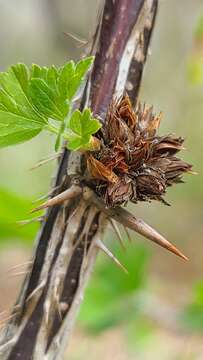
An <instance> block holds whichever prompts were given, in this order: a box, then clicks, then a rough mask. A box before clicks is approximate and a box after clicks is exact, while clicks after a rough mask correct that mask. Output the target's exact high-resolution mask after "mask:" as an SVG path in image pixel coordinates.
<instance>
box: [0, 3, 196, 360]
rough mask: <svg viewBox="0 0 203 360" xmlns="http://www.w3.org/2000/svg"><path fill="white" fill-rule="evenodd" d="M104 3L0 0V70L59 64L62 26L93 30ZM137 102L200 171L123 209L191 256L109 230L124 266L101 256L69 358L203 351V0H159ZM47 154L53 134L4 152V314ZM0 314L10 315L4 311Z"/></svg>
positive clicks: (122, 358) (83, 32) (177, 355)
mask: <svg viewBox="0 0 203 360" xmlns="http://www.w3.org/2000/svg"><path fill="white" fill-rule="evenodd" d="M99 4H100V1H99V0H97V1H95V0H74V1H71V0H43V1H40V0H20V1H15V0H8V1H3V0H0V49H1V57H0V70H4V69H5V68H7V67H8V66H9V65H10V64H12V63H16V62H19V61H21V62H25V63H26V64H28V65H29V64H31V63H32V62H35V63H39V64H40V65H50V64H52V63H54V64H56V65H61V64H63V63H64V62H65V61H67V59H71V58H73V59H78V58H79V57H80V56H81V54H82V53H83V51H84V48H79V47H78V44H77V43H76V42H75V41H74V40H73V39H71V38H70V37H69V36H67V35H65V34H64V33H68V32H70V33H72V34H75V35H77V36H79V37H81V38H83V39H86V40H88V39H91V36H92V33H93V29H94V25H95V22H96V18H97V11H98V6H99ZM140 99H141V100H143V101H145V102H147V103H148V104H153V105H154V108H155V110H156V111H157V112H159V111H163V113H164V117H163V121H162V125H161V129H160V132H163V133H176V134H177V135H181V136H183V137H185V139H186V142H185V147H186V150H185V151H184V153H183V154H182V156H183V157H184V158H185V159H186V160H187V161H188V162H190V163H192V164H194V170H195V171H197V172H198V176H192V175H187V176H185V184H183V185H178V186H176V187H173V188H171V189H169V191H168V194H167V201H168V202H170V203H171V205H172V206H171V207H166V206H164V205H162V204H159V203H155V202H154V203H152V204H146V203H145V204H138V205H136V206H131V210H132V211H133V212H134V214H136V215H137V216H139V217H143V218H144V219H145V221H147V222H148V223H150V224H151V225H153V226H154V227H155V228H156V229H158V230H159V231H160V232H161V233H163V234H164V235H165V236H166V237H167V238H168V239H169V240H170V241H171V242H173V243H174V244H176V245H177V246H178V247H179V248H180V249H182V251H183V252H184V253H185V254H186V255H187V256H189V258H190V261H189V262H188V263H184V262H183V261H182V260H181V259H179V258H177V257H175V256H173V255H172V254H170V253H168V252H167V251H164V250H163V249H161V248H158V247H157V246H156V245H154V244H150V243H149V242H147V241H146V240H144V239H143V238H141V237H139V236H137V235H135V234H131V237H132V238H133V242H131V243H130V242H129V241H128V240H127V238H126V234H125V233H123V237H124V240H125V243H126V251H123V250H122V249H120V248H119V244H118V242H117V241H116V238H115V236H114V235H113V233H112V232H111V231H110V229H109V231H108V232H107V233H106V241H107V242H108V244H109V246H110V247H111V249H112V250H113V251H114V253H115V254H116V255H117V256H118V258H119V259H120V260H121V261H122V262H123V264H124V265H125V266H126V267H127V269H128V270H129V275H128V276H127V275H125V274H124V273H122V272H121V271H120V270H119V269H117V268H116V267H115V266H114V264H112V263H111V262H110V261H109V260H108V259H106V258H105V256H103V255H99V257H98V261H97V266H96V269H95V272H94V274H93V277H92V280H91V282H90V285H89V287H88V289H87V293H86V297H85V300H84V304H83V306H82V309H81V313H80V315H79V319H78V322H77V326H76V330H75V332H74V335H73V338H72V340H71V343H70V346H69V349H68V352H67V358H68V359H71V360H80V359H89V360H95V359H97V360H100V359H107V360H109V359H112V358H114V359H116V360H131V359H138V360H148V359H150V360H151V359H152V360H153V359H156V360H159V359H160V360H162V359H164V360H165V359H166V360H182V359H184V360H185V359H186V360H187V359H188V360H193V359H195V360H196V359H198V360H199V359H203V342H202V340H203V266H202V263H203V251H202V248H203V247H202V237H203V219H202V214H203V186H202V181H203V177H202V171H203V3H202V0H193V1H191V0H180V1H175V0H162V1H161V0H160V6H159V12H158V16H157V22H156V26H155V31H154V35H153V39H152V43H151V48H150V54H149V56H148V61H147V66H146V68H145V72H144V79H143V85H142V89H141V94H140ZM51 154H53V139H52V138H51V137H50V136H49V135H44V134H42V135H40V136H38V137H37V138H36V139H33V140H32V141H30V142H28V143H25V144H23V145H18V146H16V147H13V148H12V147H11V148H6V149H3V150H1V151H0V169H1V170H0V172H1V176H0V273H1V277H0V293H1V297H0V311H4V310H8V309H9V307H10V306H11V305H12V303H13V301H14V299H15V297H16V294H17V291H18V289H19V286H20V283H21V281H22V277H23V273H24V272H25V269H26V267H25V266H23V265H22V266H21V267H17V268H13V267H14V266H15V265H19V264H23V263H24V262H26V261H28V260H29V258H30V254H31V250H32V244H33V241H34V238H35V234H36V231H37V228H38V225H37V224H32V225H27V226H24V227H23V226H19V225H16V221H18V220H24V219H28V218H29V216H28V212H29V210H30V209H31V208H32V207H33V204H32V201H33V200H35V199H36V198H38V197H40V196H41V195H43V194H46V193H47V192H48V191H49V188H50V183H51V177H52V176H53V174H54V169H55V167H56V162H54V161H53V162H51V163H49V164H47V165H44V166H43V167H40V168H38V169H36V170H33V171H31V170H30V168H31V167H32V166H33V165H35V164H36V163H37V162H38V161H39V160H40V159H42V158H46V157H47V156H49V155H51ZM0 316H1V319H2V323H3V321H4V320H5V319H6V316H7V315H6V313H4V314H1V315H0Z"/></svg>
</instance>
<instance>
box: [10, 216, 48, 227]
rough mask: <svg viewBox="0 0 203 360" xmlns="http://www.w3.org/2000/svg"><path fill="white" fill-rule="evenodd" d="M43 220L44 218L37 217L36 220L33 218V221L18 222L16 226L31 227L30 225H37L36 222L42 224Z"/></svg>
mask: <svg viewBox="0 0 203 360" xmlns="http://www.w3.org/2000/svg"><path fill="white" fill-rule="evenodd" d="M43 220H44V216H39V217H36V218H33V219H27V220H20V221H16V224H17V225H20V226H24V225H29V224H32V223H35V222H40V223H41V222H42V221H43Z"/></svg>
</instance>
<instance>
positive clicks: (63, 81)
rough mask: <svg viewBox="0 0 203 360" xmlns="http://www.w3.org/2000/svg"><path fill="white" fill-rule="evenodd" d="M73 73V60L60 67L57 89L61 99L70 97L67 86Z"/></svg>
mask: <svg viewBox="0 0 203 360" xmlns="http://www.w3.org/2000/svg"><path fill="white" fill-rule="evenodd" d="M74 75H75V64H74V62H73V61H70V62H68V63H67V64H65V65H64V66H63V67H62V68H61V69H60V74H59V78H58V90H59V93H60V96H61V98H62V99H67V98H69V99H70V96H69V87H70V84H71V82H72V79H73V77H74Z"/></svg>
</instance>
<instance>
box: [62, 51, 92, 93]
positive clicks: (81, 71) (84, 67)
mask: <svg viewBox="0 0 203 360" xmlns="http://www.w3.org/2000/svg"><path fill="white" fill-rule="evenodd" d="M93 60H94V57H92V56H91V57H88V58H86V59H83V60H80V61H79V62H78V63H77V65H76V67H75V72H74V74H72V78H71V80H70V81H69V83H68V98H69V99H70V100H71V99H72V98H73V96H74V95H75V94H76V92H77V91H78V89H79V88H80V86H81V84H82V82H83V80H84V77H85V75H86V73H87V71H88V70H89V68H90V66H91V64H92V63H93Z"/></svg>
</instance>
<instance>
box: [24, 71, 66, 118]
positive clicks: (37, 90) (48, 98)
mask: <svg viewBox="0 0 203 360" xmlns="http://www.w3.org/2000/svg"><path fill="white" fill-rule="evenodd" d="M28 92H29V96H30V98H31V100H32V103H33V104H34V105H35V107H36V108H37V110H38V111H39V112H40V113H42V114H44V115H45V116H47V117H52V118H54V119H56V120H63V119H64V114H63V113H62V112H61V110H60V108H59V106H58V104H57V102H56V97H55V94H54V92H53V91H52V89H51V88H50V87H49V86H47V84H46V83H45V81H44V80H41V79H39V78H34V79H31V80H30V83H29V89H28Z"/></svg>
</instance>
